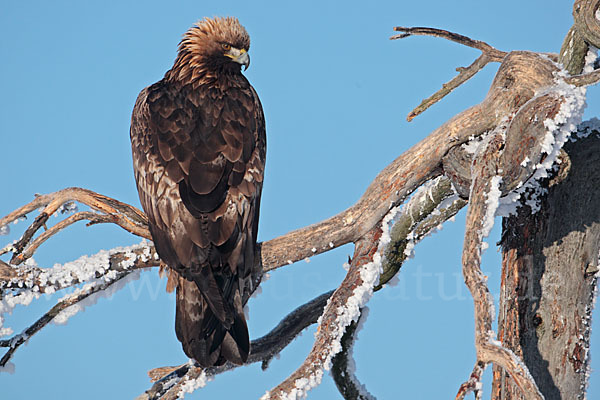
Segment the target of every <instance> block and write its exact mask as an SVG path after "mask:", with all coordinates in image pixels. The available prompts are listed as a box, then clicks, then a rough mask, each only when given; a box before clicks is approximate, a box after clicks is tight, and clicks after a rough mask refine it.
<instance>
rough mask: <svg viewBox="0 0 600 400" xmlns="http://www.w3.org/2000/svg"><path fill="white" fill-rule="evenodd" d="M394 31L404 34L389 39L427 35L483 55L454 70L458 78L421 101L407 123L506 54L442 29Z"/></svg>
mask: <svg viewBox="0 0 600 400" xmlns="http://www.w3.org/2000/svg"><path fill="white" fill-rule="evenodd" d="M394 30H395V31H398V32H404V33H401V34H398V35H394V36H392V37H391V38H390V39H391V40H395V39H404V38H406V37H409V36H412V35H427V36H436V37H441V38H444V39H448V40H452V41H453V42H456V43H460V44H462V45H465V46H469V47H473V48H475V49H478V50H481V52H482V53H483V54H481V56H479V58H477V59H476V60H475V61H473V63H472V64H471V65H469V66H468V67H459V68H457V69H456V70H457V71H458V72H459V74H458V76H456V77H454V78H452V80H451V81H450V82H448V83H444V84H443V85H442V88H441V89H440V90H439V91H437V92H435V93H434V94H433V95H431V96H430V97H428V98H427V99H425V100H423V101H422V102H421V104H419V105H418V106H417V107H416V108H415V109H414V110H412V111H411V112H410V113H408V116H407V117H406V120H407V121H408V122H410V121H412V120H413V118H415V117H416V116H417V115H419V114H421V113H422V112H424V111H425V110H427V109H428V108H429V107H431V106H432V105H433V104H435V103H437V102H438V101H440V100H441V99H443V98H444V97H445V96H446V95H448V94H449V93H450V92H452V91H453V90H454V89H456V88H457V87H459V86H460V85H462V84H463V83H465V82H466V81H468V80H469V79H471V78H472V77H473V76H474V75H475V74H476V73H477V72H479V71H480V70H481V69H482V68H483V67H485V66H486V65H487V64H488V63H489V62H490V61H496V62H502V60H503V59H504V57H506V55H507V54H508V53H506V52H504V51H500V50H497V49H495V48H493V47H492V46H490V45H489V44H487V43H485V42H482V41H480V40H473V39H471V38H468V37H466V36H463V35H460V34H458V33H454V32H450V31H446V30H443V29H436V28H425V27H412V28H409V27H404V26H397V27H395V28H394Z"/></svg>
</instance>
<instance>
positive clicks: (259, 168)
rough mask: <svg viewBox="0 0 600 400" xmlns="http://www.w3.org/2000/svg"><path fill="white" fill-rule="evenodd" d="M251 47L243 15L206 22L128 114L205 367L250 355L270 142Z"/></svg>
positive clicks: (181, 327) (151, 205)
mask: <svg viewBox="0 0 600 400" xmlns="http://www.w3.org/2000/svg"><path fill="white" fill-rule="evenodd" d="M249 47H250V38H249V37H248V34H247V33H246V30H245V29H244V28H243V27H242V26H241V25H240V23H239V22H238V20H237V19H235V18H213V19H204V20H203V21H200V22H199V23H198V24H197V25H196V26H194V27H192V28H191V29H190V30H188V31H187V32H186V33H185V35H184V36H183V39H182V41H181V43H180V44H179V51H178V55H177V58H176V60H175V63H174V65H173V67H172V68H171V69H170V70H169V71H168V72H167V73H166V74H165V77H164V78H163V79H162V80H160V81H159V82H157V83H155V84H154V85H151V86H148V87H147V88H145V89H144V90H142V92H141V93H140V95H139V96H138V98H137V101H136V103H135V107H134V109H133V116H132V119H131V132H130V133H131V146H132V151H133V166H134V172H135V179H136V182H137V188H138V192H139V195H140V201H141V203H142V207H143V208H144V211H145V212H146V214H147V215H148V221H149V226H150V232H151V234H152V238H153V241H154V244H155V246H156V250H157V252H158V254H159V255H160V257H161V259H162V260H163V261H164V262H165V263H166V264H167V265H168V266H169V268H170V269H171V270H172V271H175V272H176V273H177V275H178V279H177V313H176V319H175V331H176V333H177V338H178V339H179V341H181V344H182V346H183V350H184V352H185V354H187V356H188V357H191V358H194V359H195V360H196V361H198V362H199V363H200V364H201V365H202V366H204V367H209V366H212V365H219V364H222V363H224V362H225V361H226V360H229V361H231V362H233V363H236V364H241V363H243V362H245V361H246V359H247V358H248V353H249V351H250V341H249V337H248V328H247V326H246V321H245V318H244V313H243V298H244V293H245V292H246V293H247V292H248V290H250V285H251V279H250V273H251V271H252V269H253V267H254V262H255V260H254V257H255V246H256V236H257V228H258V211H259V205H260V194H261V188H262V181H263V171H264V164H265V151H266V142H265V121H264V117H263V111H262V107H261V104H260V101H259V99H258V96H257V94H256V92H255V91H254V89H253V88H252V86H251V85H250V83H249V82H248V80H247V79H246V78H245V77H244V76H243V75H242V73H241V66H242V65H245V66H246V67H247V66H248V64H249V58H248V53H247V51H248V48H249Z"/></svg>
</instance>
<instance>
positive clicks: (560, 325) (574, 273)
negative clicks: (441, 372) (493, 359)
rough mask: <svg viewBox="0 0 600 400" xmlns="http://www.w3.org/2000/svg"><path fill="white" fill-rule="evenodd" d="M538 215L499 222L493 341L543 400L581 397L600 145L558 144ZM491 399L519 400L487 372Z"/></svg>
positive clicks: (599, 237)
mask: <svg viewBox="0 0 600 400" xmlns="http://www.w3.org/2000/svg"><path fill="white" fill-rule="evenodd" d="M564 149H565V151H566V152H567V154H568V157H563V160H564V162H563V164H562V166H561V170H560V172H559V173H558V174H557V176H556V177H554V178H553V179H551V180H549V181H548V182H547V185H546V186H547V187H548V192H547V194H546V195H545V196H544V197H543V198H542V200H541V209H540V211H539V212H537V213H535V214H532V212H531V208H530V207H529V206H527V205H524V206H523V207H522V208H521V209H520V210H519V212H518V214H517V215H513V216H510V217H508V218H504V220H503V223H502V225H503V226H502V228H503V232H502V250H503V261H502V283H501V295H500V310H499V316H498V330H499V339H500V340H501V341H502V344H503V345H504V346H505V347H507V348H509V349H511V350H513V351H514V352H515V353H516V354H517V355H518V356H520V357H521V358H522V359H523V361H524V362H525V364H526V365H527V367H528V368H529V371H530V372H531V374H532V375H533V378H534V379H535V381H536V383H537V384H538V387H539V389H540V391H541V392H542V393H543V395H544V397H545V398H546V399H547V400H554V399H579V398H583V397H584V396H585V387H586V384H587V370H588V363H589V357H588V356H587V354H588V349H589V339H590V322H591V321H590V316H591V314H590V313H591V309H592V307H593V304H592V300H593V295H594V290H595V286H596V281H597V276H598V275H597V274H596V272H597V271H598V257H599V254H598V251H599V247H600V138H599V137H598V136H597V135H596V134H592V135H590V136H589V137H587V138H585V139H583V140H578V141H577V142H575V143H568V144H567V145H565V148H564ZM492 398H493V399H503V400H504V399H522V398H523V397H522V394H521V391H520V390H519V388H518V387H516V386H515V384H514V381H513V380H512V379H510V378H509V377H508V374H507V373H506V372H504V370H502V369H501V368H500V367H497V366H495V367H494V381H493V396H492Z"/></svg>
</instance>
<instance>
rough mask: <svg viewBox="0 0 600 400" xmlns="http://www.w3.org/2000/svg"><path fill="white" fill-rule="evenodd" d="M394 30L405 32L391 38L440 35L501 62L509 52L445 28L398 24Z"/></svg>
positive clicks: (491, 59)
mask: <svg viewBox="0 0 600 400" xmlns="http://www.w3.org/2000/svg"><path fill="white" fill-rule="evenodd" d="M394 30H395V31H396V32H404V33H401V34H398V35H394V36H392V37H391V38H390V39H391V40H395V39H403V38H406V37H409V36H412V35H423V36H435V37H440V38H444V39H448V40H451V41H453V42H456V43H460V44H462V45H465V46H468V47H472V48H474V49H477V50H481V51H482V52H483V53H484V54H487V55H488V56H489V57H490V61H497V62H501V61H502V60H503V59H504V57H506V55H507V54H508V53H506V52H505V51H502V50H498V49H496V48H494V47H492V46H490V45H489V44H487V43H486V42H482V41H481V40H473V39H471V38H470V37H467V36H464V35H461V34H458V33H454V32H450V31H446V30H444V29H437V28H428V27H421V26H415V27H405V26H396V27H394Z"/></svg>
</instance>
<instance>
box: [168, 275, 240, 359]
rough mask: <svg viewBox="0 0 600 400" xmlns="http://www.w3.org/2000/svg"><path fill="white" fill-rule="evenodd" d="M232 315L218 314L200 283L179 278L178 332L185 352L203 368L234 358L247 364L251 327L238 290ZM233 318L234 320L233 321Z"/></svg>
mask: <svg viewBox="0 0 600 400" xmlns="http://www.w3.org/2000/svg"><path fill="white" fill-rule="evenodd" d="M235 298H236V299H235V300H237V301H234V303H235V304H233V305H232V307H230V308H232V309H233V310H232V314H233V315H232V316H231V318H225V320H226V322H225V323H224V321H221V318H217V316H215V314H214V312H213V310H212V307H211V306H210V305H209V304H208V302H207V301H206V299H205V297H204V296H203V295H202V292H201V291H200V289H199V288H198V286H197V285H196V283H194V282H191V281H188V280H186V279H184V278H181V277H180V278H179V282H178V285H177V303H176V306H177V309H176V317H175V332H176V334H177V338H178V339H179V341H180V342H181V344H182V347H183V351H184V352H185V354H186V355H187V356H188V357H190V358H193V359H195V360H196V361H197V362H198V363H199V364H200V365H201V366H203V367H211V366H213V365H219V364H223V363H224V362H225V361H231V362H232V363H235V364H243V363H244V362H246V360H247V359H248V354H249V352H250V339H249V336H248V327H247V326H246V321H245V318H244V314H243V310H242V308H241V300H240V299H239V298H240V296H239V294H237V293H236V296H235ZM229 321H232V322H229Z"/></svg>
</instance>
